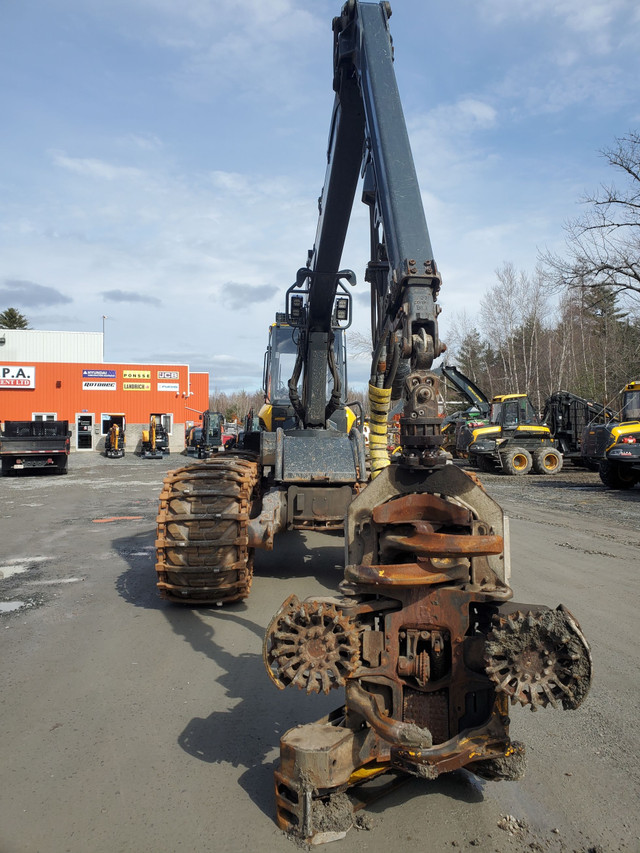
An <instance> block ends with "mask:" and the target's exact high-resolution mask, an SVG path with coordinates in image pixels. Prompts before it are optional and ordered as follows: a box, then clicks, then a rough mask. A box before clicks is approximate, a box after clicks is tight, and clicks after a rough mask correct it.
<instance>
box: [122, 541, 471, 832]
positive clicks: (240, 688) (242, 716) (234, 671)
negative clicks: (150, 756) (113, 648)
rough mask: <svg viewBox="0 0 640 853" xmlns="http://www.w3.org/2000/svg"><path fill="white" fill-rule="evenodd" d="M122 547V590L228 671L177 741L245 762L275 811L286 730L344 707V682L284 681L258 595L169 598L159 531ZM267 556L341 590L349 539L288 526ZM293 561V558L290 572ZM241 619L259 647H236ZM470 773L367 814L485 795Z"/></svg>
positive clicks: (247, 779) (254, 792)
mask: <svg viewBox="0 0 640 853" xmlns="http://www.w3.org/2000/svg"><path fill="white" fill-rule="evenodd" d="M283 540H284V541H283ZM114 547H115V548H116V549H117V551H118V553H119V554H120V555H121V557H122V558H123V559H124V560H125V561H126V562H127V563H128V564H129V567H128V568H127V569H126V570H125V571H124V572H123V573H122V574H121V575H120V576H119V578H118V579H117V582H116V588H117V591H118V594H119V595H120V596H122V598H124V600H125V601H127V602H128V603H130V604H133V605H134V606H136V607H144V608H147V609H151V610H157V611H159V612H160V613H161V614H162V615H163V616H164V618H165V619H166V620H167V622H168V623H169V625H170V627H171V629H172V631H173V633H174V634H175V635H176V636H178V637H180V638H181V639H182V640H183V641H185V642H187V643H188V644H189V645H190V647H191V649H192V650H193V651H194V652H195V653H196V654H201V655H204V656H205V657H206V658H208V659H209V660H210V661H212V662H213V663H215V665H216V669H217V670H219V671H220V672H219V674H218V675H217V677H216V679H215V680H216V682H217V683H218V684H219V685H220V686H221V687H222V688H223V689H224V693H225V697H226V700H227V701H226V702H225V704H226V705H228V707H227V708H225V709H224V710H214V711H212V712H211V714H209V715H208V716H207V717H193V718H192V719H191V720H189V721H188V722H187V723H186V725H185V727H184V729H183V730H182V731H181V732H180V734H179V735H178V737H177V742H178V744H179V745H180V747H181V749H183V750H184V751H185V752H186V753H187V754H188V755H190V756H192V757H193V758H195V759H197V760H198V761H204V762H206V763H209V764H217V765H225V764H228V765H230V766H231V767H234V768H244V772H243V773H242V774H241V775H240V776H239V778H238V782H239V784H240V786H241V787H242V788H243V790H244V791H245V792H246V793H247V795H248V796H249V798H250V799H251V801H252V802H253V803H254V804H255V805H256V806H257V807H258V808H259V809H260V810H261V811H262V812H263V813H264V814H265V815H267V816H268V817H270V818H272V819H273V818H274V816H275V797H274V779H273V771H274V769H275V767H276V765H277V762H278V752H279V744H280V738H281V737H282V735H283V734H284V733H285V732H286V731H288V730H289V729H290V728H292V727H294V726H297V725H304V724H306V723H310V722H314V721H316V720H318V719H320V718H321V717H323V716H324V715H325V714H328V713H329V712H330V711H333V710H334V709H335V708H337V707H340V706H341V705H342V703H343V702H344V694H343V691H335V693H334V692H333V691H332V693H331V694H329V695H328V696H326V695H323V694H320V695H311V696H308V695H307V694H306V693H303V692H301V691H299V690H292V689H288V690H284V691H282V690H278V689H276V687H275V686H274V685H273V684H272V683H271V681H270V679H269V677H268V676H267V673H266V671H265V668H264V664H263V661H262V641H263V638H264V633H265V628H266V622H267V621H268V620H269V618H270V617H271V614H270V613H263V611H262V610H261V608H260V605H259V603H257V602H256V601H255V599H252V598H249V599H248V602H241V603H237V604H231V605H226V606H225V607H224V608H221V607H215V608H212V607H199V608H194V607H188V606H187V607H185V606H182V605H175V604H172V603H170V602H167V601H163V600H162V599H160V597H159V596H158V594H157V592H156V588H155V570H154V567H153V555H154V532H145V533H139V534H136V535H134V536H129V537H124V538H121V539H118V540H117V541H116V542H115V543H114ZM258 556H259V558H260V559H259V561H258V563H259V565H258V567H257V569H258V572H259V574H260V575H262V576H271V575H278V576H280V577H283V578H295V577H308V576H309V575H310V574H313V576H314V577H315V578H316V579H317V580H319V581H320V582H324V583H326V585H327V586H328V587H329V588H330V589H336V588H337V585H338V583H339V581H340V580H341V579H342V573H341V571H337V568H339V567H340V566H341V565H342V560H343V547H342V538H341V537H338V536H331V537H326V546H325V547H320V548H314V549H309V548H308V547H307V543H306V540H305V537H304V536H303V535H301V534H295V533H294V534H287V535H286V536H283V537H281V542H280V545H279V548H278V554H277V556H276V554H275V552H262V553H260V554H259V555H258ZM311 563H312V564H313V565H310V564H311ZM284 566H288V568H287V569H286V570H285V571H283V568H284ZM258 614H259V615H258ZM252 615H258V618H259V619H260V620H261V621H260V622H258V621H255V620H254V619H253V618H251V616H252ZM263 619H264V624H263V623H262V620H263ZM238 628H240V629H241V630H242V631H243V632H246V634H248V635H249V636H248V637H245V641H244V642H243V643H242V645H243V646H244V647H247V646H249V647H250V648H252V649H253V650H254V651H251V652H242V653H240V654H237V653H236V652H234V650H233V646H234V645H235V643H233V642H232V640H231V638H230V636H229V632H230V630H231V631H234V632H235V634H236V642H237V629H238ZM469 778H470V774H468V773H466V772H465V771H460V772H458V773H453V774H450V775H448V776H447V777H443V778H442V779H438V780H435V781H427V780H419V779H412V778H410V779H409V780H408V781H407V783H406V784H405V785H403V786H402V787H401V789H400V790H396V791H392V792H390V793H388V794H386V795H385V796H384V798H382V799H381V800H379V801H378V802H377V803H376V804H373V805H372V806H370V808H369V809H368V813H369V814H371V815H375V814H376V813H377V812H382V811H384V810H386V809H388V808H394V807H396V806H399V805H401V804H402V803H403V802H406V800H407V799H409V798H413V797H417V796H424V795H425V794H429V793H440V794H444V795H446V796H449V797H453V798H454V799H458V800H463V801H465V802H476V801H478V800H482V799H483V796H482V793H481V791H480V789H479V787H478V785H477V784H476V785H473V784H470V782H469Z"/></svg>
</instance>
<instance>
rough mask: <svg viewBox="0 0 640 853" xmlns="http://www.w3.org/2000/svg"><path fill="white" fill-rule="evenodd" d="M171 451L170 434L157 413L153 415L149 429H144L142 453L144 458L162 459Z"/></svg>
mask: <svg viewBox="0 0 640 853" xmlns="http://www.w3.org/2000/svg"><path fill="white" fill-rule="evenodd" d="M168 453H169V434H168V432H167V430H166V429H165V427H164V425H163V424H162V422H161V420H160V419H159V418H158V416H157V415H151V417H150V419H149V429H143V430H142V445H141V450H140V455H141V456H142V457H143V458H144V459H162V458H163V457H164V456H165V454H168Z"/></svg>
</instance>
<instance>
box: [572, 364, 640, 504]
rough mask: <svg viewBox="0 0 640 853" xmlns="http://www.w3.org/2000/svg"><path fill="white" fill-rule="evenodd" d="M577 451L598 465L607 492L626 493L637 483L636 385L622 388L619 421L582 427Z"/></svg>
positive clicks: (639, 417)
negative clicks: (616, 490) (608, 490)
mask: <svg viewBox="0 0 640 853" xmlns="http://www.w3.org/2000/svg"><path fill="white" fill-rule="evenodd" d="M581 449H582V456H583V458H584V459H585V460H586V461H587V462H588V463H591V464H597V465H598V472H599V474H600V479H601V480H602V482H603V483H604V485H605V486H607V487H608V488H610V489H630V488H631V487H632V486H634V485H635V484H636V483H640V382H637V381H636V382H629V383H628V384H627V385H625V387H624V389H623V391H622V406H621V408H620V416H619V417H615V416H614V417H612V418H611V419H610V420H608V421H607V422H606V423H599V424H593V423H592V424H588V425H587V426H586V427H585V429H584V432H583V438H582V448H581Z"/></svg>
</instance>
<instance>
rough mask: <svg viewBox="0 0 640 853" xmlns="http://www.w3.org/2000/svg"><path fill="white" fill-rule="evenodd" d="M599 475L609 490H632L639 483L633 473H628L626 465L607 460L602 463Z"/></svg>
mask: <svg viewBox="0 0 640 853" xmlns="http://www.w3.org/2000/svg"><path fill="white" fill-rule="evenodd" d="M598 473H599V474H600V479H601V480H602V482H603V483H604V485H605V486H606V487H607V488H608V489H630V488H631V487H632V486H633V485H635V483H636V482H637V480H636V476H635V474H634V472H633V471H631V470H629V471H627V470H626V469H625V467H624V465H620V464H618V463H617V462H609V461H608V460H606V459H603V461H602V462H601V463H600V466H599V467H598Z"/></svg>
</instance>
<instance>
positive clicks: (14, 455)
mask: <svg viewBox="0 0 640 853" xmlns="http://www.w3.org/2000/svg"><path fill="white" fill-rule="evenodd" d="M70 436H71V433H70V431H69V422H68V421H5V423H4V426H3V429H2V436H1V438H0V460H1V461H2V473H3V474H11V473H14V472H16V471H33V470H40V469H44V468H46V469H48V470H49V471H52V472H53V473H54V474H66V473H67V470H68V462H69V439H70Z"/></svg>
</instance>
